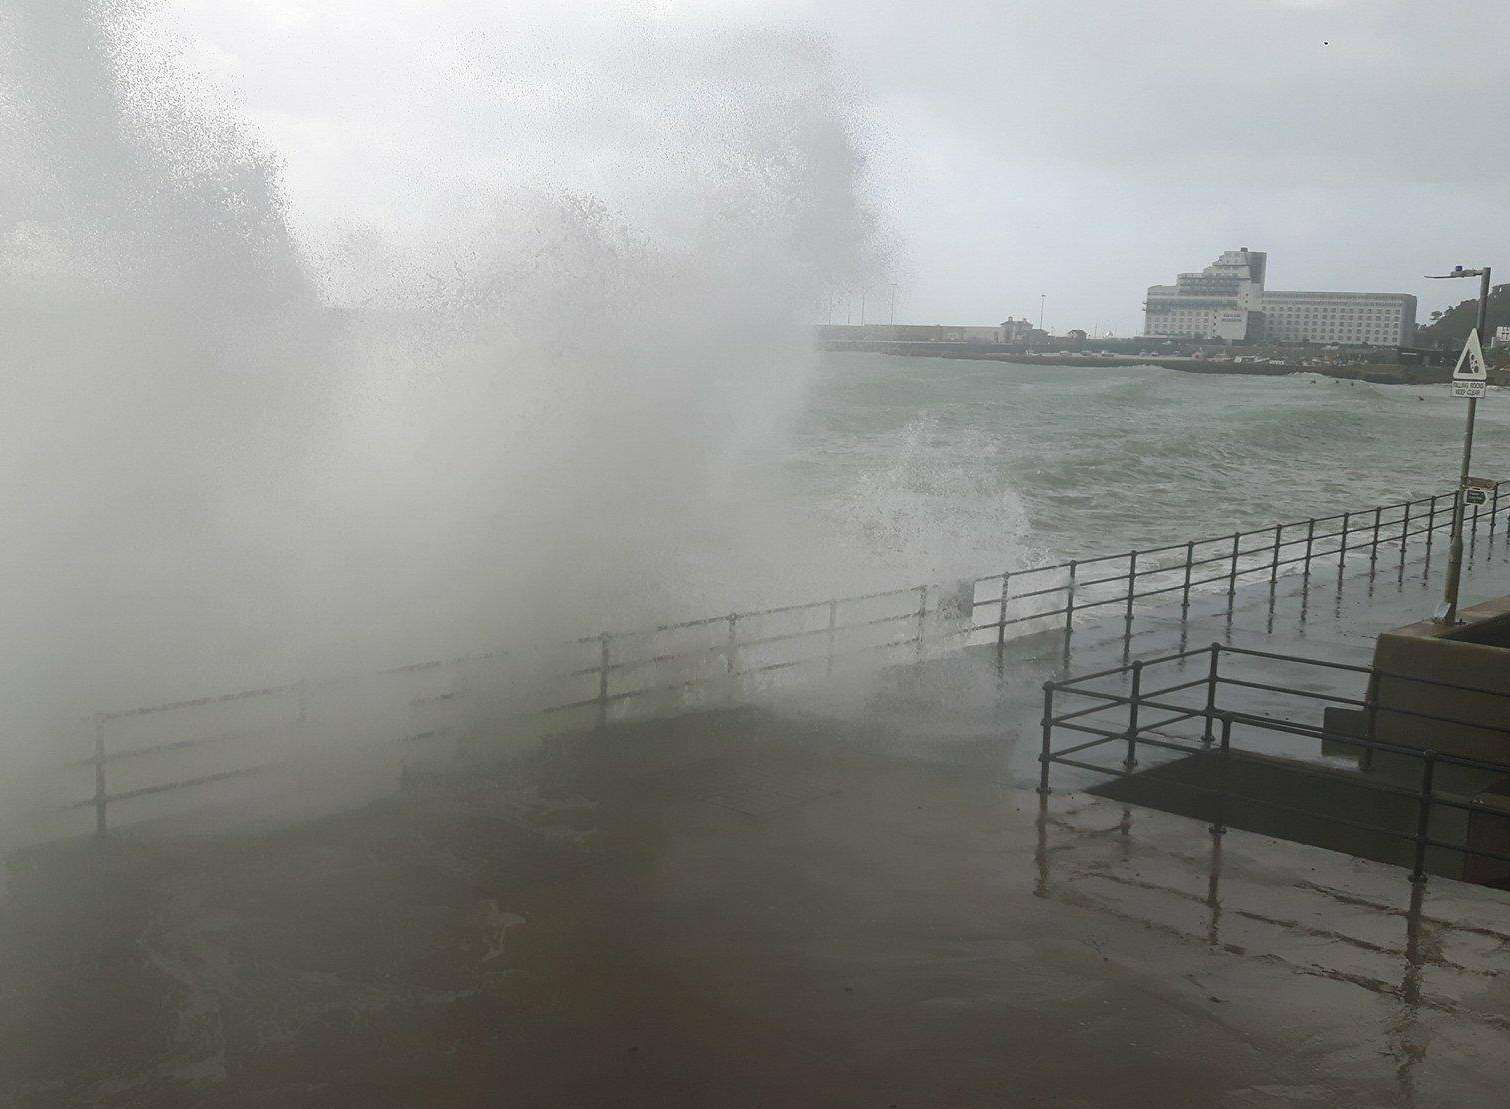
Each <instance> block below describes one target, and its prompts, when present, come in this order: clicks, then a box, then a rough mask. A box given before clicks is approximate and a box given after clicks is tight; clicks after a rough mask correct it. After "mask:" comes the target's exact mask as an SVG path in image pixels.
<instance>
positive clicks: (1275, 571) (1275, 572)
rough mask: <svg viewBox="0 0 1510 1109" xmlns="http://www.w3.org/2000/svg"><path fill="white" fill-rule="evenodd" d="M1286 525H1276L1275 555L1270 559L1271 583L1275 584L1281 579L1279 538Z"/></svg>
mask: <svg viewBox="0 0 1510 1109" xmlns="http://www.w3.org/2000/svg"><path fill="white" fill-rule="evenodd" d="M1284 527H1285V526H1284V525H1283V524H1275V525H1274V557H1273V558H1271V559H1270V560H1269V584H1270V585H1273V584H1274V583H1275V582H1277V581H1279V539H1280V533H1281V532H1282V531H1284Z"/></svg>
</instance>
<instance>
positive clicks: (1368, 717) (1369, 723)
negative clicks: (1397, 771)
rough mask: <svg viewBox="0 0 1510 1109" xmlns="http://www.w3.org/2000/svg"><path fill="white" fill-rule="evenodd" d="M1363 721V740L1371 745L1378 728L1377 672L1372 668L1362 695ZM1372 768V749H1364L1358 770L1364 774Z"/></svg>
mask: <svg viewBox="0 0 1510 1109" xmlns="http://www.w3.org/2000/svg"><path fill="white" fill-rule="evenodd" d="M1363 720H1364V725H1363V738H1364V739H1366V740H1368V742H1369V743H1371V744H1372V743H1373V742H1374V741H1375V740H1376V739H1377V738H1378V734H1377V728H1378V726H1379V671H1378V670H1376V669H1374V668H1372V667H1370V668H1369V672H1368V690H1367V692H1365V693H1364V694H1363ZM1373 768H1374V749H1373V747H1371V746H1370V747H1365V748H1364V749H1363V753H1362V754H1361V755H1359V756H1358V769H1359V770H1362V771H1365V772H1366V771H1369V770H1372V769H1373Z"/></svg>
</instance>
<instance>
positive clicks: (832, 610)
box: [828, 600, 839, 678]
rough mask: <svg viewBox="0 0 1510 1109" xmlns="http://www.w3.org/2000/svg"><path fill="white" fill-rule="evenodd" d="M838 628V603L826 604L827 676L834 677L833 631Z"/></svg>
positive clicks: (834, 638)
mask: <svg viewBox="0 0 1510 1109" xmlns="http://www.w3.org/2000/svg"><path fill="white" fill-rule="evenodd" d="M838 627H839V602H838V601H837V600H835V601H829V602H828V676H829V677H830V678H832V677H833V676H834V647H835V640H836V638H837V637H836V635H835V631H836V630H837V628H838Z"/></svg>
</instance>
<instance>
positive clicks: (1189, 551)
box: [1180, 540, 1195, 620]
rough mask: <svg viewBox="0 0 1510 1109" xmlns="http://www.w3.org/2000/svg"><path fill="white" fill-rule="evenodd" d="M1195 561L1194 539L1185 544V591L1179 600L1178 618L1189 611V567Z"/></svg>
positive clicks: (1182, 617) (1183, 616)
mask: <svg viewBox="0 0 1510 1109" xmlns="http://www.w3.org/2000/svg"><path fill="white" fill-rule="evenodd" d="M1194 563H1195V541H1194V540H1191V541H1190V542H1189V543H1186V544H1185V593H1184V596H1183V598H1182V599H1181V601H1180V618H1181V619H1182V620H1183V619H1184V618H1185V616H1186V614H1188V613H1189V612H1190V568H1191V566H1192V565H1194Z"/></svg>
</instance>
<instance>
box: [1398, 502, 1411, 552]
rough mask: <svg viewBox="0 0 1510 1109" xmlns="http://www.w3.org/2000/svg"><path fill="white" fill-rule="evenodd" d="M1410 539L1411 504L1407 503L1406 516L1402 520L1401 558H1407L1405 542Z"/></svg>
mask: <svg viewBox="0 0 1510 1109" xmlns="http://www.w3.org/2000/svg"><path fill="white" fill-rule="evenodd" d="M1408 538H1410V502H1409V501H1406V502H1405V515H1404V516H1403V517H1402V518H1401V520H1400V558H1401V560H1402V561H1403V560H1404V558H1405V541H1406V540H1407V539H1408Z"/></svg>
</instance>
